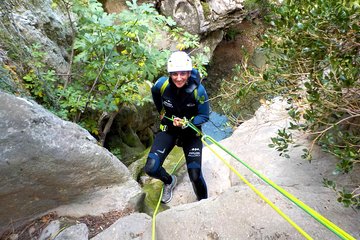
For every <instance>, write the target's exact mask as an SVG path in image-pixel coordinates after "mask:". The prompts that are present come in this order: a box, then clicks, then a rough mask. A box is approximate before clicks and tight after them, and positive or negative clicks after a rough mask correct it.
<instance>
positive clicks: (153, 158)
mask: <svg viewBox="0 0 360 240" xmlns="http://www.w3.org/2000/svg"><path fill="white" fill-rule="evenodd" d="M159 169H160V159H159V157H158V155H156V154H155V153H149V156H148V158H147V160H146V164H145V172H146V173H147V174H148V175H150V176H152V175H154V174H155V173H156V172H158V171H159Z"/></svg>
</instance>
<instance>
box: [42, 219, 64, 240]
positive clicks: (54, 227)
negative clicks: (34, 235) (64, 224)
mask: <svg viewBox="0 0 360 240" xmlns="http://www.w3.org/2000/svg"><path fill="white" fill-rule="evenodd" d="M59 232H60V221H59V220H55V221H51V222H50V223H49V225H47V226H46V228H45V229H44V230H43V231H42V232H41V234H40V236H39V240H48V239H54V237H55V236H56V235H57V234H58V233H59Z"/></svg>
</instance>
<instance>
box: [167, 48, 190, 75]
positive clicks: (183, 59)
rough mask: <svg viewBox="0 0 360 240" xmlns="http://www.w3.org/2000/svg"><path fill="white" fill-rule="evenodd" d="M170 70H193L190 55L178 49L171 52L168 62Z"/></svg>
mask: <svg viewBox="0 0 360 240" xmlns="http://www.w3.org/2000/svg"><path fill="white" fill-rule="evenodd" d="M167 70H168V72H169V73H170V72H179V71H191V70H192V62H191V58H190V57H189V55H187V53H186V52H183V51H177V52H174V53H172V54H171V56H170V57H169V60H168V63H167Z"/></svg>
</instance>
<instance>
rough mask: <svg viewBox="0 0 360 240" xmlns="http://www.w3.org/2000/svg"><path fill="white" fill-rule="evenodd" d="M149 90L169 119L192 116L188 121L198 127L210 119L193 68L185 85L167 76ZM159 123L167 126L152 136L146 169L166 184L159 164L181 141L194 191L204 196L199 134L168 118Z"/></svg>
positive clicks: (169, 177)
mask: <svg viewBox="0 0 360 240" xmlns="http://www.w3.org/2000/svg"><path fill="white" fill-rule="evenodd" d="M166 81H168V85H167V86H166V85H164V84H165V82H166ZM164 86H166V87H165V88H164ZM162 88H163V89H162ZM151 92H152V96H153V100H154V103H155V106H156V108H157V110H158V111H159V113H162V114H163V113H165V116H167V117H169V118H172V117H179V118H183V117H186V118H187V119H191V120H190V121H191V122H192V123H193V124H194V125H195V126H197V127H198V128H199V129H200V130H201V124H203V123H205V122H206V121H208V120H209V102H208V96H207V93H206V90H205V88H204V86H203V85H202V84H201V83H200V76H199V73H198V71H197V70H196V69H193V70H192V72H191V76H190V77H189V79H188V82H187V84H186V85H185V86H184V87H182V88H177V87H176V86H175V84H174V83H173V82H172V80H171V79H170V78H168V77H162V78H160V79H159V80H158V81H157V82H156V83H155V85H154V86H153V87H152V89H151ZM161 124H162V126H166V127H165V129H164V130H163V131H161V132H159V133H158V134H156V136H155V139H154V144H153V145H152V148H151V150H150V153H149V156H148V159H147V162H146V165H145V172H146V173H147V174H148V175H149V176H151V177H154V178H157V179H160V180H161V181H163V182H164V183H165V184H170V183H171V181H172V179H171V176H170V175H169V174H168V173H167V172H166V170H165V169H164V168H163V167H162V165H163V163H164V160H165V158H166V157H167V155H168V154H169V153H170V151H171V150H172V149H173V148H174V146H175V145H176V144H177V142H178V141H180V142H181V146H182V148H183V151H184V154H185V158H186V165H187V170H188V173H189V178H190V181H191V182H192V184H193V187H194V191H195V194H196V196H197V198H198V200H201V199H204V198H207V187H206V183H205V180H204V177H203V175H202V172H201V158H202V146H203V145H202V142H201V138H200V136H198V135H197V134H196V132H195V131H194V130H193V129H191V128H190V127H187V128H185V129H182V128H181V127H175V126H174V125H173V122H172V121H171V120H169V119H167V118H163V119H162V121H161Z"/></svg>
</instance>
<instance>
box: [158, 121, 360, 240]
mask: <svg viewBox="0 0 360 240" xmlns="http://www.w3.org/2000/svg"><path fill="white" fill-rule="evenodd" d="M164 117H165V118H167V119H168V120H171V121H173V119H174V117H172V118H169V117H167V116H164ZM183 125H184V126H185V127H190V128H192V129H193V130H194V131H195V132H196V133H197V134H198V135H199V136H202V137H201V141H202V142H203V143H204V144H205V145H206V146H207V147H208V148H209V149H210V150H211V151H212V152H213V153H214V154H215V155H216V156H217V157H218V158H219V159H220V160H222V161H223V162H224V164H225V165H226V166H227V167H229V168H230V169H231V170H232V171H233V172H234V173H235V174H236V175H237V176H238V177H239V178H240V179H241V180H242V181H243V182H244V183H245V184H247V185H248V186H249V187H250V188H251V189H252V190H253V191H254V192H255V193H256V194H257V195H258V196H259V197H260V198H262V199H263V200H264V201H265V202H266V203H268V204H269V205H270V206H271V207H272V208H273V209H274V210H275V211H276V212H277V213H279V214H280V215H281V216H282V217H283V218H284V219H285V220H286V221H287V222H289V223H290V224H291V225H292V226H293V227H294V228H295V229H296V230H297V231H298V232H299V233H300V234H302V235H303V236H304V237H305V238H306V239H312V238H311V236H309V235H308V234H307V233H306V232H305V231H304V230H302V229H301V228H300V227H299V226H298V225H297V224H296V223H295V222H293V221H292V220H291V219H290V218H289V217H288V216H287V215H286V214H285V213H283V212H282V211H281V210H280V209H279V208H278V207H277V206H276V205H275V204H273V203H272V202H271V201H270V200H269V199H268V198H266V197H265V196H264V195H263V194H262V193H261V192H260V191H259V190H258V189H256V188H255V187H254V186H253V185H252V184H251V183H250V182H248V181H247V180H246V179H245V178H244V177H243V176H241V175H240V174H239V173H238V171H237V170H236V169H235V168H234V167H233V166H231V165H230V164H229V163H228V162H227V161H226V160H225V159H224V158H222V157H221V156H220V155H219V154H218V153H217V152H216V151H215V150H214V149H213V148H212V147H211V146H210V145H209V144H208V143H207V142H206V140H208V141H210V142H211V143H213V144H215V145H216V146H218V147H219V148H220V149H221V150H223V151H224V152H226V153H227V154H229V155H230V156H231V157H233V158H235V159H236V160H237V161H238V162H240V163H241V164H242V165H244V166H245V167H246V168H247V169H249V170H250V171H251V172H253V173H254V174H255V175H256V176H258V177H259V178H260V179H261V180H263V181H264V182H265V183H267V184H268V185H270V186H271V187H273V188H274V189H275V190H277V191H278V192H280V193H281V194H282V195H283V196H285V197H286V198H288V199H289V200H290V201H291V202H293V203H294V204H295V205H297V206H298V207H300V208H301V209H302V210H304V211H305V212H306V213H308V214H309V215H310V216H311V217H313V218H314V219H315V220H316V221H318V222H319V223H321V224H322V225H323V226H325V227H326V228H328V229H329V230H330V231H332V232H333V233H334V234H336V235H337V236H338V237H339V238H341V239H344V240H356V239H355V238H354V237H352V236H351V235H350V234H348V233H347V232H345V231H344V230H342V229H341V228H340V227H338V226H336V225H335V224H334V223H332V222H331V221H329V220H328V219H326V218H325V217H323V216H322V215H321V214H319V213H318V212H316V211H315V210H314V209H312V208H311V207H309V206H307V205H306V204H305V203H303V202H301V201H300V200H299V199H297V198H296V197H295V196H293V195H292V194H290V193H289V192H287V191H286V190H285V189H283V188H281V187H280V186H278V185H277V184H275V183H274V182H272V181H271V180H270V179H268V178H267V177H265V176H264V175H262V174H260V173H259V172H257V171H256V170H255V169H253V168H252V167H250V166H249V165H248V164H246V163H245V162H244V161H242V160H241V159H239V158H238V157H237V156H236V155H235V154H233V153H232V152H230V151H229V150H228V149H226V148H225V147H224V146H222V145H221V144H219V143H218V142H217V141H216V140H214V139H213V138H212V137H210V136H208V135H205V134H203V133H202V132H201V131H200V130H199V129H198V128H197V127H196V126H195V125H194V124H192V123H191V122H190V121H188V120H187V119H186V118H184V119H183ZM162 191H163V190H162ZM162 191H161V194H162ZM161 197H162V196H161V195H160V199H161ZM160 199H159V203H158V205H159V204H160ZM157 209H158V206H157ZM157 209H156V211H155V212H154V215H153V218H154V217H155V215H156V212H157ZM154 222H155V219H154V220H153V238H152V239H153V240H155V223H154Z"/></svg>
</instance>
